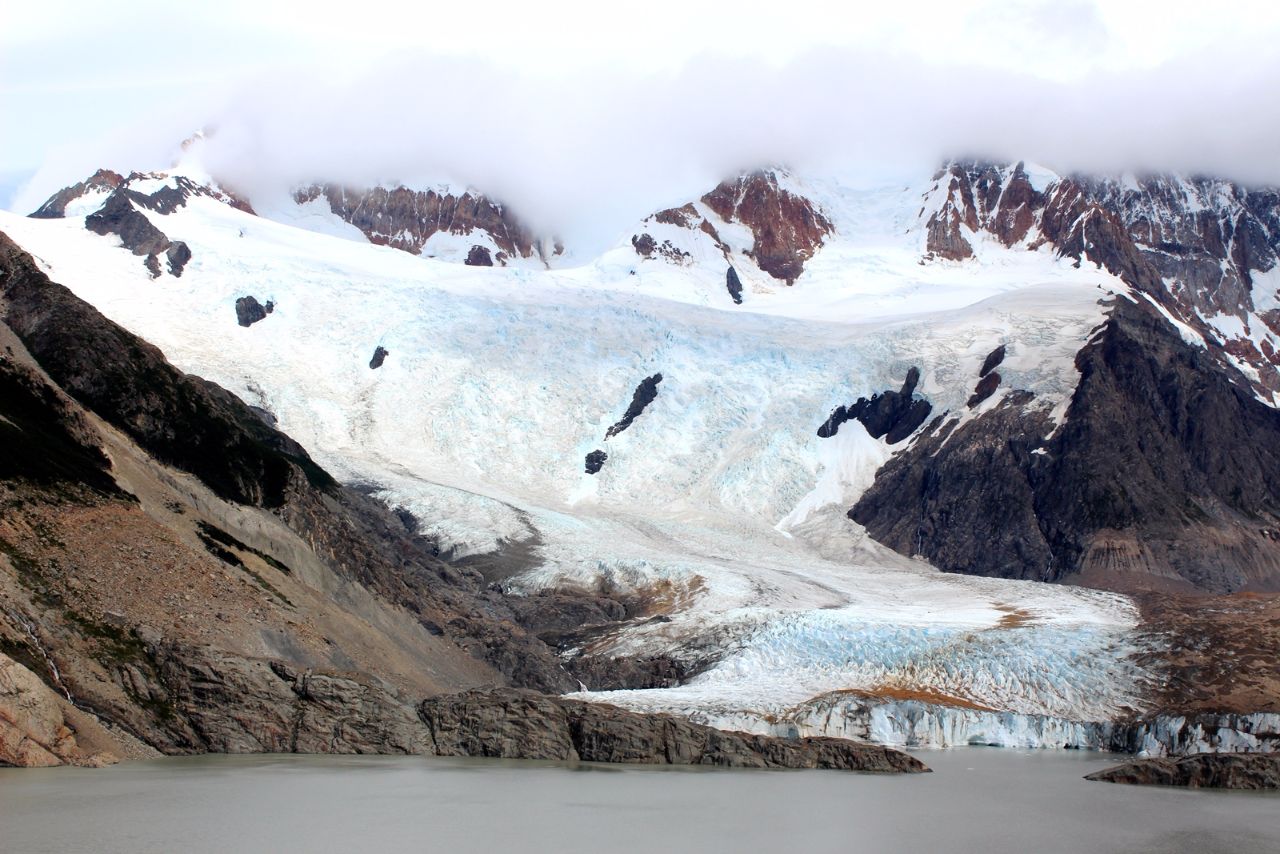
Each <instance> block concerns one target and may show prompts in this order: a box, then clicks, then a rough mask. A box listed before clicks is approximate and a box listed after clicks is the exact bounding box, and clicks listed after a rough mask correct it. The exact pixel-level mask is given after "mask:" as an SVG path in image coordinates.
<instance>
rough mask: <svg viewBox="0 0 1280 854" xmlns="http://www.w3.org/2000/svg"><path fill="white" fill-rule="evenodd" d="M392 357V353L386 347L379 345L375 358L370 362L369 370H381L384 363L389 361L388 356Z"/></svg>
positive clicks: (375, 351)
mask: <svg viewBox="0 0 1280 854" xmlns="http://www.w3.org/2000/svg"><path fill="white" fill-rule="evenodd" d="M390 355H391V353H390V352H389V351H388V350H387V349H386V348H385V347H383V346H382V345H381V344H379V345H378V346H377V347H376V348H374V351H373V358H372V359H370V360H369V368H370V369H371V370H377V369H378V368H381V367H382V363H383V362H385V361H386V360H387V356H390Z"/></svg>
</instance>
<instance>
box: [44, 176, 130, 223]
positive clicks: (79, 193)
mask: <svg viewBox="0 0 1280 854" xmlns="http://www.w3.org/2000/svg"><path fill="white" fill-rule="evenodd" d="M124 181H125V179H124V176H122V175H120V174H119V173H116V172H112V171H111V170H110V169H99V170H98V171H97V172H94V173H93V175H91V176H90V177H88V178H86V179H85V180H83V181H80V182H79V183H77V184H72V185H71V186H70V187H63V188H62V189H61V190H59V191H58V192H56V193H54V194H53V195H52V196H50V197H49V199H48V201H46V202H45V203H44V204H43V205H41V206H40V207H39V208H37V209H36V210H35V211H34V212H32V213H31V216H32V217H34V218H36V219H61V218H63V217H64V216H66V215H67V205H69V204H71V203H72V202H74V201H76V200H77V199H82V198H84V197H85V196H106V195H108V194H110V193H111V192H112V191H113V190H115V189H116V188H118V187H119V186H120V185H121V184H123V183H124Z"/></svg>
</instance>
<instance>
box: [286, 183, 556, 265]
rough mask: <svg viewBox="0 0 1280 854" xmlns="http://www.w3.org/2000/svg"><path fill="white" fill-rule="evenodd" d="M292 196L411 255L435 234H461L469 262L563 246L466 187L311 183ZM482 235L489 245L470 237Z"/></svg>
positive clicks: (541, 255)
mask: <svg viewBox="0 0 1280 854" xmlns="http://www.w3.org/2000/svg"><path fill="white" fill-rule="evenodd" d="M293 198H294V201H295V202H297V203H298V204H307V203H309V202H314V201H316V200H317V199H322V200H323V201H324V203H325V204H327V205H328V207H329V210H330V211H332V212H333V213H334V214H335V215H337V216H338V217H340V218H341V219H342V220H343V221H345V222H347V223H350V224H351V225H354V226H355V227H356V228H358V229H360V231H361V232H363V233H364V235H365V237H367V238H368V239H369V242H370V243H375V244H378V245H379V246H390V247H392V248H393V249H400V250H403V251H405V252H409V253H411V254H414V255H420V254H427V255H431V254H433V252H432V247H431V246H430V245H429V243H430V242H431V239H432V238H433V237H435V236H436V235H457V236H459V237H462V238H466V241H464V242H465V247H464V248H463V249H462V252H463V253H464V254H465V257H466V259H467V260H466V263H468V264H470V265H472V266H477V265H478V266H493V265H498V266H506V265H507V263H508V262H510V261H511V260H513V259H518V258H528V259H536V260H539V261H542V262H543V263H546V261H547V260H548V258H549V257H551V256H554V255H559V254H561V253H562V252H563V251H564V250H563V247H561V246H560V245H559V244H558V243H554V242H552V241H543V240H540V239H539V238H538V237H537V236H535V235H534V234H533V233H532V232H531V231H530V230H529V229H528V228H527V227H526V226H525V225H524V224H523V223H521V222H520V221H519V220H518V219H517V218H516V217H515V216H514V215H513V214H512V213H511V211H510V210H508V209H507V208H506V207H505V206H504V205H502V204H501V203H499V202H496V201H494V200H492V199H490V198H488V197H486V196H483V195H480V194H478V193H474V192H472V191H469V190H468V191H466V192H463V193H461V194H455V193H453V192H450V191H448V190H434V189H433V190H411V189H409V188H407V187H393V188H387V187H372V188H368V189H357V188H350V187H343V186H341V185H338V184H313V185H311V186H309V187H303V188H301V189H299V190H297V191H295V192H294V194H293ZM486 238H487V242H489V243H491V244H492V245H491V246H485V245H481V244H478V243H476V242H475V241H476V240H477V239H482V240H483V239H486ZM548 244H550V245H548ZM485 258H488V263H485V261H484V259H485Z"/></svg>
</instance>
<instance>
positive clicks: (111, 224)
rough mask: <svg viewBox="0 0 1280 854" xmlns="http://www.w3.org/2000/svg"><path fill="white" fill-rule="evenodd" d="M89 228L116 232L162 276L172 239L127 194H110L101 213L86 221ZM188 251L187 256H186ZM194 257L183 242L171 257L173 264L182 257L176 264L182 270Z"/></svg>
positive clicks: (127, 245)
mask: <svg viewBox="0 0 1280 854" xmlns="http://www.w3.org/2000/svg"><path fill="white" fill-rule="evenodd" d="M84 226H85V228H87V229H89V230H90V231H92V232H93V233H94V234H101V235H109V234H114V235H116V236H117V237H119V238H120V242H121V244H123V245H124V248H126V249H128V250H129V251H130V252H132V253H133V254H134V255H141V256H144V257H145V258H146V261H145V262H144V263H145V264H146V265H147V269H148V270H149V271H150V272H151V275H152V277H153V278H154V277H156V276H159V275H160V262H159V260H158V259H159V256H160V254H161V253H165V252H168V251H169V250H170V248H171V245H172V244H171V242H170V240H169V238H168V237H166V236H165V235H164V232H162V231H160V229H158V228H156V227H155V226H154V225H152V224H151V221H150V220H149V219H147V217H146V215H145V214H143V213H142V212H141V211H139V210H138V209H137V208H136V207H134V205H133V203H132V202H131V201H130V200H129V196H128V195H127V194H125V193H120V192H115V193H112V194H111V195H110V196H108V197H107V201H106V203H105V204H103V206H102V207H101V208H99V209H98V211H97V212H95V213H91V214H89V215H88V216H87V217H85V220H84ZM184 251H185V254H186V258H182V254H183V252H184ZM190 257H191V251H190V250H189V249H187V248H186V244H183V245H182V249H181V250H177V252H176V254H175V255H172V256H170V263H171V266H172V265H174V264H175V261H176V260H178V259H181V263H178V264H176V267H177V269H178V271H179V273H180V272H181V269H182V265H183V264H185V263H186V262H187V260H188V259H190Z"/></svg>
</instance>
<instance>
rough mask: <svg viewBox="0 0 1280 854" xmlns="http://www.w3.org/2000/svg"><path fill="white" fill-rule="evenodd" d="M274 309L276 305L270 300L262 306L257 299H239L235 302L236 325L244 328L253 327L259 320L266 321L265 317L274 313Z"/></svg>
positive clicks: (248, 297)
mask: <svg viewBox="0 0 1280 854" xmlns="http://www.w3.org/2000/svg"><path fill="white" fill-rule="evenodd" d="M275 308H276V304H275V303H273V302H271V301H270V300H267V304H266V305H263V304H262V303H260V302H258V299H257V297H253V296H247V297H240V298H239V299H237V300H236V323H239V324H240V325H241V326H244V327H249V326H253V324H255V323H257V322H258V321H259V320H264V319H266V316H267V315H268V314H270V313H271V312H273V311H275Z"/></svg>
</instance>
